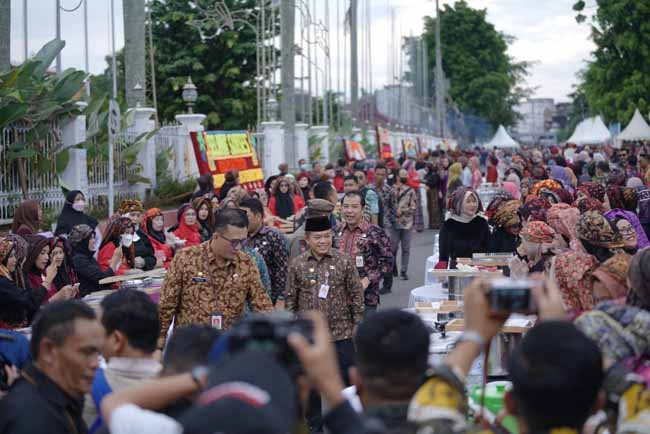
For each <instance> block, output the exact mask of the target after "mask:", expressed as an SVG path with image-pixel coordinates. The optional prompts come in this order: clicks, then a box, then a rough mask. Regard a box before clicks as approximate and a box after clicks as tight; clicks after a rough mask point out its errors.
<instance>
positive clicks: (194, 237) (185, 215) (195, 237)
mask: <svg viewBox="0 0 650 434" xmlns="http://www.w3.org/2000/svg"><path fill="white" fill-rule="evenodd" d="M176 218H177V219H178V223H177V225H176V226H175V227H173V228H171V229H170V231H173V232H174V235H175V236H176V238H178V239H180V240H184V241H185V243H183V247H190V246H198V245H199V244H201V234H200V233H199V224H198V223H197V221H196V211H195V210H194V208H192V207H191V206H190V205H189V204H185V205H183V206H181V207H180V208H179V209H178V212H177V213H176Z"/></svg>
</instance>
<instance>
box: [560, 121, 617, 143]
mask: <svg viewBox="0 0 650 434" xmlns="http://www.w3.org/2000/svg"><path fill="white" fill-rule="evenodd" d="M611 139H612V136H611V134H610V132H609V130H608V129H607V127H606V126H605V122H603V118H601V117H600V116H594V117H593V118H587V119H585V120H584V121H582V122H580V123H579V124H578V126H577V127H576V129H575V131H574V132H573V135H572V136H571V137H570V138H569V140H567V143H574V144H576V145H600V144H603V143H606V142H609V141H611Z"/></svg>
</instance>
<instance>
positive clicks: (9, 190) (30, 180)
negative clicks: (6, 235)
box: [0, 122, 65, 223]
mask: <svg viewBox="0 0 650 434" xmlns="http://www.w3.org/2000/svg"><path fill="white" fill-rule="evenodd" d="M1 133H2V134H1V135H0V223H7V222H8V221H11V218H12V217H13V213H14V210H15V208H16V206H17V205H18V204H19V203H20V201H21V200H22V196H23V189H22V185H21V178H20V172H19V163H18V161H17V160H13V161H11V160H10V159H9V147H10V146H11V145H13V144H15V143H20V142H22V141H24V140H25V138H26V137H25V136H26V133H27V129H26V128H25V127H23V126H22V125H13V126H10V127H6V128H4V129H3V130H2V131H1ZM41 146H42V149H41V152H42V153H43V155H45V156H46V161H47V163H46V164H45V165H46V166H47V167H46V168H45V167H41V168H40V169H39V167H38V166H37V165H36V164H34V163H30V164H24V165H23V167H24V171H25V172H24V174H25V183H26V190H27V196H28V197H29V198H31V199H36V200H38V201H40V203H41V206H42V207H43V208H45V209H57V210H58V209H59V208H60V207H61V206H63V202H64V201H65V197H64V196H63V192H62V191H61V188H60V187H59V180H58V176H57V174H56V167H55V166H56V165H55V161H56V158H55V157H56V155H55V154H54V153H55V152H56V151H57V150H58V149H60V147H61V130H60V128H59V125H58V122H54V123H52V125H51V128H50V131H49V133H48V135H47V137H45V139H44V140H43V142H42V144H41ZM43 169H46V170H43Z"/></svg>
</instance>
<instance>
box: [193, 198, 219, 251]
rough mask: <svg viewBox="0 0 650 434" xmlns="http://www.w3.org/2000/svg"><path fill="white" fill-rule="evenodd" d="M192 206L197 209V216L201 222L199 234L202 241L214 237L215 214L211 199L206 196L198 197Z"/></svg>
mask: <svg viewBox="0 0 650 434" xmlns="http://www.w3.org/2000/svg"><path fill="white" fill-rule="evenodd" d="M192 208H194V211H196V217H197V220H198V222H199V226H198V228H199V234H200V235H201V242H205V241H208V240H210V238H212V234H213V232H214V215H213V214H212V212H211V205H210V201H208V200H207V199H205V198H198V199H194V200H193V201H192Z"/></svg>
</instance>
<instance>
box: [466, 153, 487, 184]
mask: <svg viewBox="0 0 650 434" xmlns="http://www.w3.org/2000/svg"><path fill="white" fill-rule="evenodd" d="M467 165H468V166H469V170H471V172H472V188H473V189H474V190H476V189H477V188H479V187H480V186H481V183H482V182H483V174H482V173H481V162H480V161H479V159H478V157H476V156H474V157H472V158H470V159H469V162H468V163H467Z"/></svg>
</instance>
